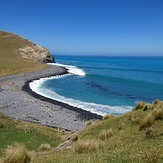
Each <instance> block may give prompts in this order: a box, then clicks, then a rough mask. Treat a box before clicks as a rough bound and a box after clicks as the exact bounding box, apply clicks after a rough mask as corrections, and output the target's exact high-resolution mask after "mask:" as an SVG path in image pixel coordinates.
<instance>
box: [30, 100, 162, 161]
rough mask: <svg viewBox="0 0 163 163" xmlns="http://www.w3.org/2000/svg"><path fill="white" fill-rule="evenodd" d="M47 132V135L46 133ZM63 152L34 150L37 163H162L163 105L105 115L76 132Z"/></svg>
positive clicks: (156, 102)
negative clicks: (116, 115) (115, 114)
mask: <svg viewBox="0 0 163 163" xmlns="http://www.w3.org/2000/svg"><path fill="white" fill-rule="evenodd" d="M47 133H48V132H47ZM71 140H72V143H71V144H70V145H69V146H67V147H66V148H64V149H62V150H59V151H58V150H57V151H55V150H48V152H46V151H44V152H43V151H42V152H40V151H35V152H34V153H33V154H32V156H31V162H34V163H45V162H46V163H50V162H53V163H55V162H61V163H69V162H71V163H76V162H78V163H97V162H102V163H105V162H106V163H108V162H142V163H150V162H151V163H155V162H158V163H161V162H163V151H162V149H163V102H162V101H158V100H155V101H154V102H153V104H147V103H142V102H140V103H137V104H136V106H135V108H134V109H133V111H131V112H128V113H126V114H124V115H121V116H118V117H115V116H111V115H109V116H105V117H104V119H103V120H99V121H97V122H95V123H94V124H91V123H88V126H87V127H86V128H85V129H84V130H82V131H80V132H79V133H76V134H75V135H73V137H72V139H71Z"/></svg>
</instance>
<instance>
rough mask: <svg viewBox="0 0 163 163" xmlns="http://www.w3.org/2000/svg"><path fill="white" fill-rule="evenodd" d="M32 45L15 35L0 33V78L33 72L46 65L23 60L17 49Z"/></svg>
mask: <svg viewBox="0 0 163 163" xmlns="http://www.w3.org/2000/svg"><path fill="white" fill-rule="evenodd" d="M32 45H33V43H32V42H30V41H28V40H27V39H24V38H22V37H20V36H18V35H16V34H13V33H9V32H4V31H0V76H4V75H9V74H16V73H22V72H29V71H34V70H37V69H41V68H44V67H46V65H44V64H41V63H37V62H34V61H31V60H27V59H23V58H22V57H21V55H20V53H19V48H23V47H26V46H32Z"/></svg>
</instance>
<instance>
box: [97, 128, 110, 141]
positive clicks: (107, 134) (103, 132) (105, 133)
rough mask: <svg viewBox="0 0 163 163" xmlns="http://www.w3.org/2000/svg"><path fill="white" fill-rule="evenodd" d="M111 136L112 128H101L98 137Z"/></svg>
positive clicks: (103, 138)
mask: <svg viewBox="0 0 163 163" xmlns="http://www.w3.org/2000/svg"><path fill="white" fill-rule="evenodd" d="M111 136H113V130H112V128H111V129H109V130H102V131H101V132H100V133H99V138H100V139H102V140H106V139H109V138H110V137H111Z"/></svg>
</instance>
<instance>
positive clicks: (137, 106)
mask: <svg viewBox="0 0 163 163" xmlns="http://www.w3.org/2000/svg"><path fill="white" fill-rule="evenodd" d="M145 104H146V103H145V102H137V103H136V104H135V107H134V108H133V111H135V110H141V109H143V108H144V105H145Z"/></svg>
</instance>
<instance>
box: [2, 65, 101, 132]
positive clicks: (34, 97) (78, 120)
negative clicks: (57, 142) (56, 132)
mask: <svg viewBox="0 0 163 163" xmlns="http://www.w3.org/2000/svg"><path fill="white" fill-rule="evenodd" d="M67 73H68V72H67V69H65V68H64V67H59V66H48V67H47V68H45V69H43V70H39V71H35V72H30V73H24V74H16V75H10V76H4V77H0V112H1V113H3V114H4V115H6V116H8V117H12V118H15V119H18V120H23V121H29V122H36V123H40V124H42V125H46V126H49V127H55V128H60V129H64V130H67V131H74V132H77V131H80V130H82V129H83V128H84V127H85V125H86V123H87V122H88V121H95V120H97V119H101V118H102V117H101V116H100V115H97V114H93V113H91V112H88V111H85V110H83V109H82V108H77V107H73V106H70V105H68V104H65V103H62V102H58V101H55V100H51V99H49V98H46V97H43V96H41V95H39V94H36V93H35V92H33V91H32V90H31V89H30V87H29V83H30V82H31V81H33V80H36V79H40V78H44V77H51V76H56V75H64V74H67Z"/></svg>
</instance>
